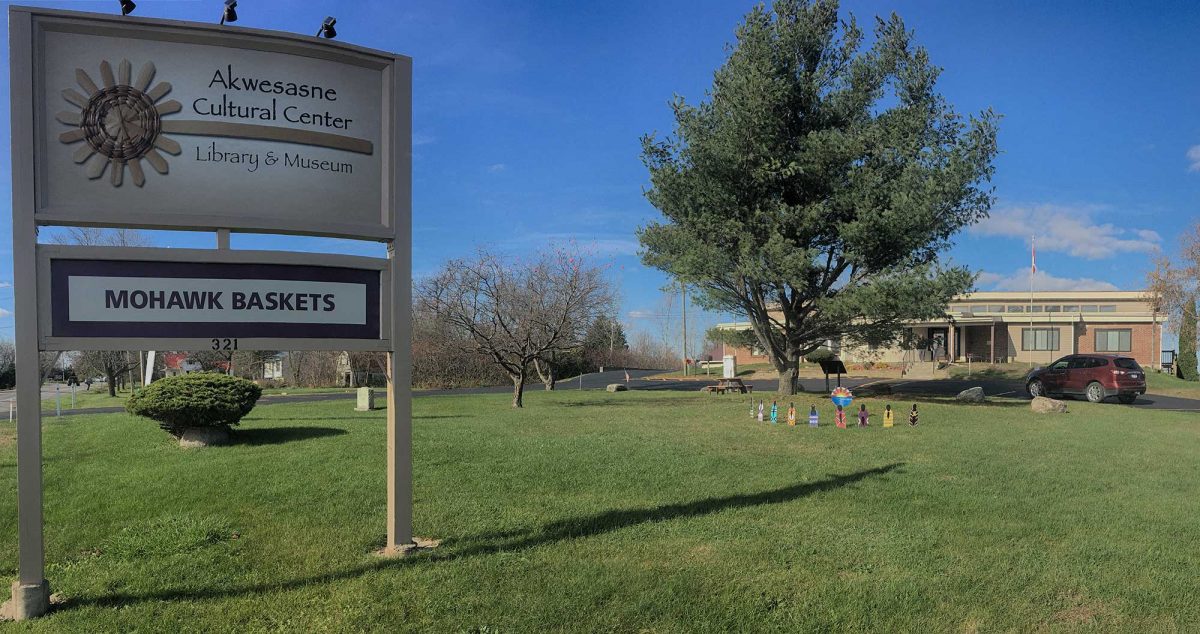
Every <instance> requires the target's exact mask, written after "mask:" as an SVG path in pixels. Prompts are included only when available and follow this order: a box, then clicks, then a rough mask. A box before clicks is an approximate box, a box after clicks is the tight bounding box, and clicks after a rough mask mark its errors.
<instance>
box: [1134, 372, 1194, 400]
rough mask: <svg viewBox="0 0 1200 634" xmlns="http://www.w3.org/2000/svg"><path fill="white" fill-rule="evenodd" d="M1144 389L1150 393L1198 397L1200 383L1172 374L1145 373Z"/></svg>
mask: <svg viewBox="0 0 1200 634" xmlns="http://www.w3.org/2000/svg"><path fill="white" fill-rule="evenodd" d="M1146 390H1147V391H1148V392H1150V393H1151V394H1165V395H1167V396H1183V397H1187V398H1200V383H1197V382H1196V381H1184V380H1183V379H1181V378H1178V377H1176V376H1175V375H1174V374H1164V373H1161V372H1147V373H1146Z"/></svg>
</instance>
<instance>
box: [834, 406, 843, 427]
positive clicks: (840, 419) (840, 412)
mask: <svg viewBox="0 0 1200 634" xmlns="http://www.w3.org/2000/svg"><path fill="white" fill-rule="evenodd" d="M833 424H835V425H837V427H838V429H845V428H846V410H844V409H842V406H841V405H838V406H837V413H836V414H834V415H833Z"/></svg>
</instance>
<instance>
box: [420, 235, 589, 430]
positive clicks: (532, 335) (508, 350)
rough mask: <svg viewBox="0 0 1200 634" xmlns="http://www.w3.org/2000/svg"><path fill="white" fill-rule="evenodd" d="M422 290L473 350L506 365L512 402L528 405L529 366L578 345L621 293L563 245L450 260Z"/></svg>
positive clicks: (423, 298)
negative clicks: (520, 254) (530, 256)
mask: <svg viewBox="0 0 1200 634" xmlns="http://www.w3.org/2000/svg"><path fill="white" fill-rule="evenodd" d="M417 296H418V301H419V302H420V305H421V307H422V309H424V310H428V311H429V312H430V313H432V314H434V315H436V316H437V318H438V319H440V320H442V321H444V322H445V323H446V324H447V325H448V326H449V327H451V328H454V329H456V330H458V331H460V332H461V333H462V334H463V335H464V336H463V337H462V338H461V341H462V342H463V343H464V344H466V348H467V349H469V350H471V351H474V352H478V353H481V354H484V355H486V356H487V357H488V358H489V359H491V360H492V362H493V363H495V364H496V365H497V366H499V367H501V368H502V369H503V370H504V372H505V373H506V374H507V375H508V376H509V378H510V379H512V383H513V400H512V406H513V407H522V405H523V402H522V397H523V394H524V390H525V381H526V378H527V376H528V372H529V366H530V365H531V364H532V363H533V362H534V360H535V359H547V358H549V357H550V355H551V354H553V353H562V352H566V351H569V350H573V349H575V348H577V347H578V346H579V345H580V342H581V341H582V340H583V336H584V333H585V332H586V330H587V327H588V325H589V324H591V323H592V321H593V320H594V319H595V318H596V317H597V316H598V315H600V314H603V313H605V312H606V311H608V310H609V308H610V304H611V302H612V296H613V294H612V291H611V289H610V287H609V284H608V282H607V281H605V279H604V276H603V272H602V269H601V268H600V267H598V266H595V265H592V264H589V263H587V262H585V261H583V260H581V259H580V258H578V257H576V256H573V255H571V254H569V253H567V252H565V251H562V250H556V251H553V252H551V253H547V254H544V255H542V256H541V257H539V258H538V259H537V260H535V261H531V262H518V261H513V260H509V259H506V258H503V257H501V256H498V255H495V254H492V253H489V252H487V251H485V250H480V251H479V252H478V253H477V254H476V256H475V257H473V258H470V259H462V260H452V261H450V262H447V263H446V265H445V266H444V267H443V268H442V270H441V271H440V272H438V273H437V274H436V275H434V276H432V277H430V278H428V279H426V280H424V281H422V282H421V283H420V284H419V285H418V287H417Z"/></svg>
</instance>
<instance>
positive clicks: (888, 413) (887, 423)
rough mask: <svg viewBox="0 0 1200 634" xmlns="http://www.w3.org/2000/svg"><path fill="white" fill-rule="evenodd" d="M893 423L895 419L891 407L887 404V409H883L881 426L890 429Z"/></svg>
mask: <svg viewBox="0 0 1200 634" xmlns="http://www.w3.org/2000/svg"><path fill="white" fill-rule="evenodd" d="M894 422H895V417H893V416H892V406H891V405H890V404H889V405H888V406H887V407H885V408H883V426H884V427H891V426H892V423H894Z"/></svg>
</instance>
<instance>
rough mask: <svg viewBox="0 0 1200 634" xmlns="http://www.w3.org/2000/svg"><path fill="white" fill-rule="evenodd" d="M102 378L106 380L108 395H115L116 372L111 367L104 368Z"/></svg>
mask: <svg viewBox="0 0 1200 634" xmlns="http://www.w3.org/2000/svg"><path fill="white" fill-rule="evenodd" d="M104 378H105V380H106V381H107V382H108V395H109V396H111V397H112V398H116V397H117V373H116V372H113V369H112V368H104Z"/></svg>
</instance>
